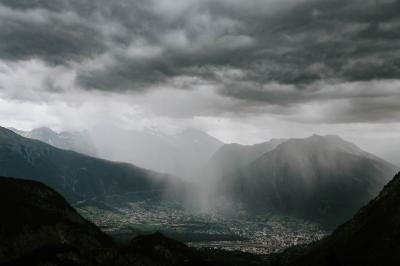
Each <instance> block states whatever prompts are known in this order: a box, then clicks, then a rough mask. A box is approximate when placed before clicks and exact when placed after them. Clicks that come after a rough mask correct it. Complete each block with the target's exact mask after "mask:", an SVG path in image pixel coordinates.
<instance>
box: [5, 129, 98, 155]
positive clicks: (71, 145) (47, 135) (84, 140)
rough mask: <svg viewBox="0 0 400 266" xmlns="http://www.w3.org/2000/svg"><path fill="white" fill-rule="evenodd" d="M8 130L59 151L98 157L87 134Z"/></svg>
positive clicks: (47, 130)
mask: <svg viewBox="0 0 400 266" xmlns="http://www.w3.org/2000/svg"><path fill="white" fill-rule="evenodd" d="M8 129H9V130H11V131H13V132H15V133H17V134H18V135H20V136H22V137H25V138H29V139H36V140H40V141H42V142H44V143H47V144H49V145H52V146H54V147H56V148H59V149H63V150H71V151H76V152H78V153H82V154H86V155H89V156H97V151H96V148H95V145H94V143H93V142H92V141H91V138H90V136H89V134H88V133H87V132H67V131H63V132H60V133H58V132H55V131H54V130H52V129H50V128H48V127H39V128H35V129H32V130H30V131H24V130H19V129H16V128H8Z"/></svg>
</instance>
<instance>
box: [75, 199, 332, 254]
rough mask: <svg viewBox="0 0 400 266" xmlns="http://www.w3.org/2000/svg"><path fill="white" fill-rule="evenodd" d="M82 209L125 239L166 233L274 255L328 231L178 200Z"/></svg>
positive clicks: (203, 244) (201, 244)
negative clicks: (191, 206) (200, 208)
mask: <svg viewBox="0 0 400 266" xmlns="http://www.w3.org/2000/svg"><path fill="white" fill-rule="evenodd" d="M77 210H78V211H79V213H80V214H81V215H82V216H83V217H85V218H86V219H88V220H90V221H92V222H94V223H95V224H96V225H97V226H98V227H99V228H101V229H102V230H103V231H104V232H106V233H107V234H109V235H110V236H112V237H113V238H114V239H116V240H118V241H119V242H121V243H127V242H129V240H130V239H131V238H132V237H135V236H137V235H141V234H151V233H154V232H161V233H162V234H164V235H166V236H168V237H171V238H173V239H177V240H179V241H182V242H184V243H186V244H187V245H189V246H191V247H195V248H212V249H223V250H229V251H243V252H250V253H254V254H269V253H275V252H279V251H282V250H283V249H285V248H287V247H289V246H293V245H299V244H307V243H310V242H313V241H316V240H319V239H321V238H322V237H324V236H325V235H327V234H328V233H329V231H328V230H326V229H324V228H323V227H321V226H320V225H318V224H316V223H312V222H309V221H306V220H303V219H299V218H295V217H290V216H282V215H278V214H273V213H266V214H264V215H250V214H248V213H246V212H245V211H244V210H242V211H240V212H238V213H237V214H235V215H230V216H226V215H222V214H217V213H216V214H210V213H201V212H193V211H189V210H186V209H185V208H183V207H182V206H181V205H180V204H179V203H177V202H175V203H168V202H162V203H157V204H155V203H154V202H150V201H140V202H131V203H129V207H125V208H118V209H117V210H113V211H112V210H104V209H101V208H97V207H93V206H85V207H78V208H77Z"/></svg>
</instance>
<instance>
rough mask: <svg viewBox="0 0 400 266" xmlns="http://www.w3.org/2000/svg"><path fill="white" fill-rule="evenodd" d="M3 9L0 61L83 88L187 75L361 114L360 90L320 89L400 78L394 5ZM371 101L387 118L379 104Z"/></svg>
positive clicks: (47, 0) (171, 1) (140, 3)
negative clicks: (23, 63) (35, 62)
mask: <svg viewBox="0 0 400 266" xmlns="http://www.w3.org/2000/svg"><path fill="white" fill-rule="evenodd" d="M0 4H1V5H0V58H2V59H5V60H10V61H19V60H26V59H29V58H39V59H41V60H43V61H45V62H46V63H48V64H52V65H54V64H55V65H64V66H69V67H70V68H71V69H72V70H74V71H76V73H77V78H76V81H75V82H76V84H77V85H78V86H79V87H83V88H86V89H93V90H103V91H125V90H135V91H146V90H147V89H149V88H151V87H155V86H156V87H157V86H158V87H159V86H160V85H161V86H162V85H163V84H168V82H171V80H176V79H180V78H182V79H183V78H188V77H189V78H190V77H192V78H198V79H203V80H205V81H211V82H213V84H217V87H218V88H219V93H220V94H221V95H223V96H227V97H231V98H235V99H239V100H244V101H247V102H248V103H249V106H251V105H252V104H262V103H264V104H267V105H273V106H274V105H276V106H291V105H296V104H301V103H307V102H311V101H329V100H330V99H332V100H336V99H348V100H349V101H352V100H354V103H355V104H354V106H355V107H353V108H347V109H346V108H345V109H344V110H348V112H352V114H354V115H355V116H356V117H359V115H361V114H362V113H363V112H364V110H362V108H357V107H356V106H358V103H359V102H360V101H358V100H359V99H358V97H362V98H363V99H365V98H368V97H369V96H368V95H366V94H365V93H364V91H365V90H363V89H360V90H358V92H357V95H355V96H354V95H352V93H353V91H352V90H346V89H343V90H342V91H341V92H340V93H337V92H334V90H333V92H332V91H329V93H326V92H325V91H326V89H325V87H331V86H332V84H341V83H349V82H356V83H357V82H364V81H373V80H390V79H398V78H399V77H400V52H399V51H400V17H399V15H398V10H400V1H398V0H330V1H323V0H296V1H295V0H280V1H278V0H269V1H268V0H264V1H263V0H249V1H239V0H214V1H211V0H210V1H208V0H204V1H195V0H146V1H145V0H137V1H129V0H117V1H106V0H97V1H92V0H90V1H89V0H37V1H30V0H20V1H14V0H0ZM180 84H183V85H181V86H182V88H190V87H191V86H190V84H187V83H185V82H181V83H180ZM364 87H368V85H365V86H364ZM376 89H377V90H379V88H376ZM385 97H388V96H387V95H385ZM371 99H372V97H371ZM371 101H372V100H371ZM364 103H365V105H368V104H371V105H372V103H371V102H370V101H364ZM375 103H376V104H377V105H379V106H381V107H382V108H381V109H380V110H385V108H384V107H385V103H386V102H385V101H376V102H375ZM360 106H361V105H360ZM372 106H373V105H372ZM374 108H375V107H372V108H371V110H372V109H374ZM377 109H378V108H377V107H376V108H375V109H374V110H377ZM389 109H390V108H389ZM389 112H390V110H389ZM376 113H383V112H378V111H376ZM342 117H343V116H342V115H340V114H338V120H343V118H342ZM349 117H350V118H349V119H351V120H353V121H357V119H356V118H353V117H352V116H349ZM374 117H375V116H373V117H372V118H371V119H372V120H375V118H374ZM376 117H379V119H380V118H382V115H376ZM396 117H397V116H396ZM377 119H378V118H377ZM334 120H335V118H332V121H334ZM360 120H361V121H363V118H360Z"/></svg>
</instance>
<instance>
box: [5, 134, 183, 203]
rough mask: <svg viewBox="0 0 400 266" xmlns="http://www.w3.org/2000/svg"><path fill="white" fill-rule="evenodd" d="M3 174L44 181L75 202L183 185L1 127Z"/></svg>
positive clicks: (157, 194) (139, 194) (153, 193)
mask: <svg viewBox="0 0 400 266" xmlns="http://www.w3.org/2000/svg"><path fill="white" fill-rule="evenodd" d="M0 175H3V176H13V177H17V178H24V179H31V180H36V181H39V182H43V183H45V184H46V185H48V186H50V187H51V188H53V189H55V190H56V191H58V192H60V193H61V194H62V195H63V196H64V197H66V198H67V199H68V201H69V202H71V203H77V202H79V201H84V200H91V199H106V198H109V197H116V196H129V197H159V198H162V197H163V195H164V194H165V193H166V191H167V190H169V189H172V188H171V186H170V185H171V184H174V185H175V187H180V186H181V185H182V186H183V183H180V181H179V180H177V179H175V178H173V177H171V176H168V175H165V174H160V173H157V172H153V171H150V170H146V169H143V168H139V167H136V166H134V165H130V164H128V163H118V162H110V161H106V160H103V159H97V158H94V157H90V156H87V155H83V154H79V153H76V152H74V151H69V150H62V149H59V148H56V147H53V146H51V145H49V144H46V143H44V142H41V141H37V140H33V139H28V138H24V137H21V136H20V135H18V134H16V133H14V132H13V131H11V130H8V129H5V128H1V127H0ZM174 189H175V188H174Z"/></svg>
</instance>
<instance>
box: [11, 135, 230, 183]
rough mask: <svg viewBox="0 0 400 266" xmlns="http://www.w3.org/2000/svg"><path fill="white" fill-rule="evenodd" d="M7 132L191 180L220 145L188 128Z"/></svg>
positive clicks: (212, 138)
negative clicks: (166, 131) (173, 131)
mask: <svg viewBox="0 0 400 266" xmlns="http://www.w3.org/2000/svg"><path fill="white" fill-rule="evenodd" d="M10 130H12V131H14V132H15V133H17V134H19V135H21V136H23V137H26V138H30V139H36V140H40V141H42V142H44V143H47V144H49V145H52V146H54V147H57V148H60V149H64V150H72V151H76V152H78V153H82V154H86V155H89V156H95V157H99V158H102V159H106V160H112V161H121V162H128V163H131V164H134V165H137V166H139V167H142V168H146V169H152V170H154V171H158V172H162V173H168V174H172V175H175V176H179V177H181V178H185V177H188V176H190V177H192V176H193V175H194V173H196V172H198V171H199V170H200V169H201V168H202V167H203V166H204V164H205V163H206V162H207V161H208V160H209V159H210V157H211V156H212V155H213V154H214V152H215V151H216V150H218V149H219V148H220V147H221V146H222V145H223V143H222V142H221V141H220V140H218V139H216V138H214V137H212V136H210V135H208V134H206V133H204V132H202V131H200V130H196V129H190V128H189V129H186V130H183V131H182V132H179V133H177V134H164V133H160V132H155V131H130V130H116V129H109V128H107V129H103V128H95V129H93V130H88V131H83V132H61V133H57V132H55V131H53V130H52V129H50V128H47V127H41V128H36V129H33V130H31V131H22V130H18V129H15V128H10Z"/></svg>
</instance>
